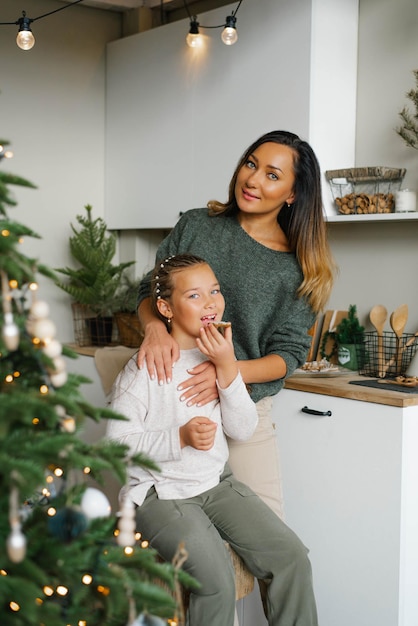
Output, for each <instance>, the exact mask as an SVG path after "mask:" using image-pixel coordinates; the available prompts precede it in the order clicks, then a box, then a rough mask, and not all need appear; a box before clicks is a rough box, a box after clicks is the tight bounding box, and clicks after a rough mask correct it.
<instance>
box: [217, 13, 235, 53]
mask: <svg viewBox="0 0 418 626" xmlns="http://www.w3.org/2000/svg"><path fill="white" fill-rule="evenodd" d="M236 23H237V18H236V17H235V15H228V16H227V18H226V24H225V28H224V29H223V31H222V35H221V39H222V41H223V42H224V44H225V45H226V46H232V45H233V44H234V43H235V42H236V41H237V39H238V33H237V28H236Z"/></svg>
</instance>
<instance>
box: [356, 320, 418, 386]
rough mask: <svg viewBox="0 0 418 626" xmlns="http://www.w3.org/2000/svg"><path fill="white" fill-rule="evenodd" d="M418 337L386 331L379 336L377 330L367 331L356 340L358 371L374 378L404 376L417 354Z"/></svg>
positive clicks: (362, 374)
mask: <svg viewBox="0 0 418 626" xmlns="http://www.w3.org/2000/svg"><path fill="white" fill-rule="evenodd" d="M417 341H418V337H416V336H415V335H413V334H411V333H404V334H403V335H402V337H400V338H399V340H398V338H397V337H396V335H395V333H392V332H386V331H385V332H384V333H383V334H382V336H381V337H380V338H379V335H378V334H377V332H375V331H373V332H365V333H364V337H360V336H359V337H358V339H357V341H356V351H357V362H358V373H359V374H360V375H361V376H370V377H373V378H394V377H396V376H403V375H404V374H405V372H406V370H407V369H408V366H409V364H410V362H411V360H412V358H413V356H414V355H415V352H416V350H417V347H418V344H417Z"/></svg>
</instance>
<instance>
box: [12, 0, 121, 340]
mask: <svg viewBox="0 0 418 626" xmlns="http://www.w3.org/2000/svg"><path fill="white" fill-rule="evenodd" d="M28 5H30V6H28ZM61 7H62V3H61V2H55V1H52V0H31V2H28V3H26V6H25V4H24V3H20V2H16V0H1V3H0V21H2V22H8V21H16V20H17V19H18V18H19V17H20V16H21V11H22V8H25V9H26V12H27V15H28V17H30V18H35V17H37V16H39V15H43V14H44V13H47V12H49V11H53V10H55V9H57V8H61ZM120 28H121V18H120V16H119V14H117V13H114V12H111V11H103V10H97V9H91V8H87V7H81V6H79V5H76V6H74V7H69V8H67V9H65V10H63V11H59V12H58V13H56V14H54V15H50V16H48V17H45V18H44V19H41V20H39V21H35V22H34V23H33V24H32V30H33V33H34V35H35V39H36V43H35V46H34V48H33V49H32V50H30V51H23V50H20V49H19V48H18V47H17V46H16V43H15V38H16V34H17V27H16V26H0V137H1V138H2V139H7V140H9V141H10V142H11V146H10V148H11V149H12V150H13V152H14V158H13V159H11V160H10V161H9V160H6V159H4V160H3V161H2V163H1V167H2V169H3V170H8V171H11V172H14V173H16V174H18V175H20V176H23V177H25V178H27V179H29V180H30V181H32V182H33V183H35V184H36V185H37V187H38V189H37V190H22V189H20V188H18V187H15V193H16V198H17V200H18V206H17V207H16V208H14V209H11V210H10V217H12V218H13V219H15V220H17V221H19V222H22V223H23V224H25V225H27V226H30V227H31V228H32V229H33V230H35V231H36V232H37V233H39V234H40V235H41V237H42V239H41V240H40V241H35V240H29V239H27V240H26V242H25V243H24V251H25V253H26V254H28V255H30V256H33V257H35V258H39V259H40V260H41V261H42V262H43V263H45V264H47V265H49V266H50V267H62V266H64V265H67V264H69V263H71V259H70V257H69V250H68V237H69V235H70V222H73V223H76V220H75V217H76V215H77V214H80V213H83V212H84V208H83V207H84V205H85V204H87V203H90V204H92V205H93V210H94V213H95V215H96V216H103V212H104V118H105V100H104V93H105V45H106V43H107V42H108V41H111V40H113V39H116V38H117V37H119V36H120ZM40 297H41V298H43V299H45V300H47V301H48V302H49V304H50V306H51V308H52V318H53V319H54V322H55V323H56V325H57V327H58V334H59V338H60V340H62V341H64V340H65V341H69V340H73V331H72V318H71V309H70V307H69V299H68V296H67V295H66V294H65V293H64V292H63V291H61V290H59V289H57V288H56V287H55V286H54V285H52V284H50V283H49V282H48V283H44V282H43V281H42V287H41V291H40Z"/></svg>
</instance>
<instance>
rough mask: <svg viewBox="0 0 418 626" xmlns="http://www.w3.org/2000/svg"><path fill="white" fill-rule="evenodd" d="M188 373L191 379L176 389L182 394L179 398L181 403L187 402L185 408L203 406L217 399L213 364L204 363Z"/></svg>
mask: <svg viewBox="0 0 418 626" xmlns="http://www.w3.org/2000/svg"><path fill="white" fill-rule="evenodd" d="M188 371H189V374H191V375H192V376H191V378H188V379H187V380H185V381H184V382H182V383H180V385H179V386H178V387H177V389H178V390H179V391H182V392H183V393H182V394H181V396H180V400H181V401H182V402H187V406H193V405H195V406H203V405H204V404H207V403H208V402H211V401H212V400H216V399H217V398H218V388H217V386H216V369H215V366H214V365H213V363H211V362H210V361H205V362H204V363H200V364H199V365H196V367H194V368H193V369H191V370H188Z"/></svg>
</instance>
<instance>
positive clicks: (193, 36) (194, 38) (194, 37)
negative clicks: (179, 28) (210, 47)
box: [186, 18, 203, 48]
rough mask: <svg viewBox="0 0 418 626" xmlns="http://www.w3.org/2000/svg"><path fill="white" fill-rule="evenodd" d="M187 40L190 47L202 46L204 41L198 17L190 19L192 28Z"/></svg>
mask: <svg viewBox="0 0 418 626" xmlns="http://www.w3.org/2000/svg"><path fill="white" fill-rule="evenodd" d="M186 42H187V45H188V46H190V48H200V46H201V45H202V43H203V39H202V36H201V35H200V33H199V23H198V22H197V21H196V18H192V19H191V20H190V30H189V34H188V35H187V37H186Z"/></svg>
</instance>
